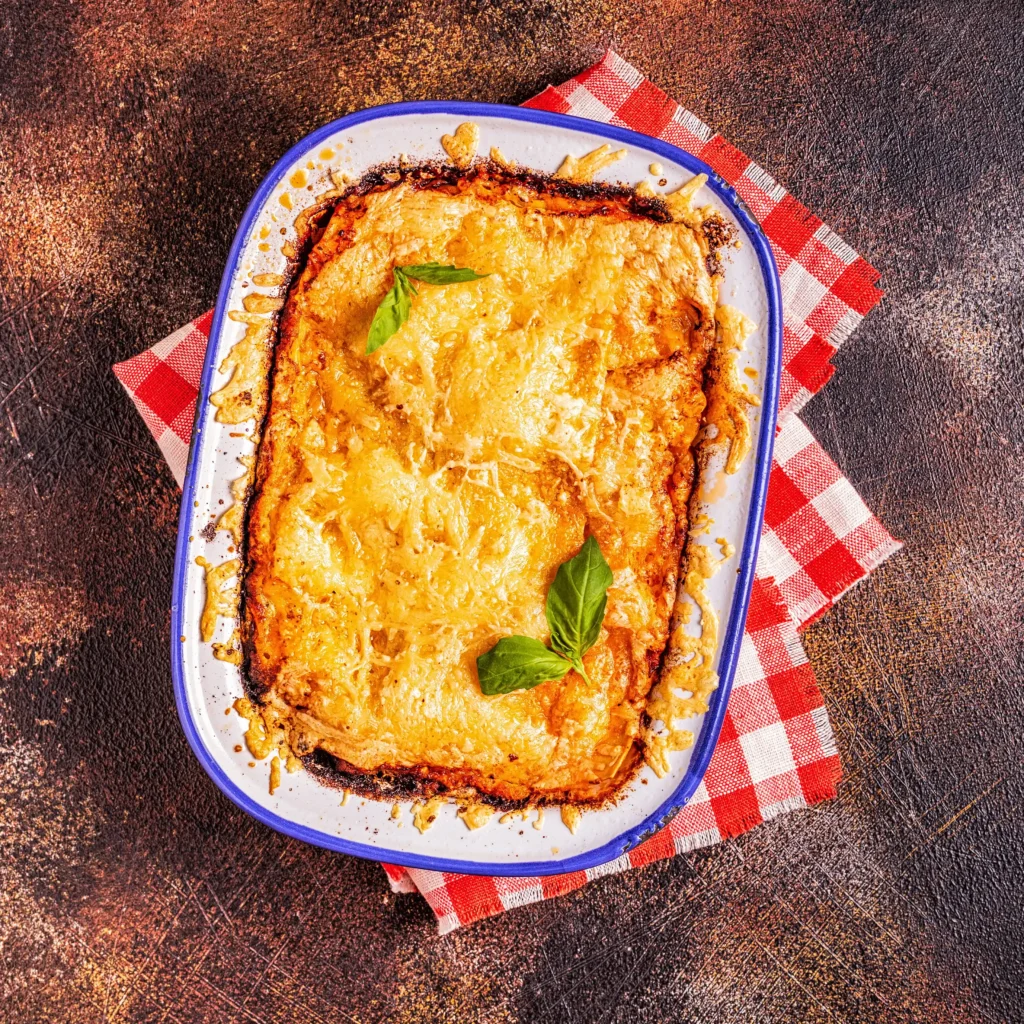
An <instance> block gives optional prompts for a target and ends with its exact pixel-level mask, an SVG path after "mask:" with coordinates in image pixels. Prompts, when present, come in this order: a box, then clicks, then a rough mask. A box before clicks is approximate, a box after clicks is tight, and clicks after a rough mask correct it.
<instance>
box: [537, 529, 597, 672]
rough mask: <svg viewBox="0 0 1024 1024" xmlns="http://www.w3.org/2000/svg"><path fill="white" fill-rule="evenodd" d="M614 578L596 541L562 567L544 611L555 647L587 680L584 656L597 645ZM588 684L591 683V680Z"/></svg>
mask: <svg viewBox="0 0 1024 1024" xmlns="http://www.w3.org/2000/svg"><path fill="white" fill-rule="evenodd" d="M613 581H614V578H613V576H612V571H611V569H610V568H609V567H608V563H607V562H606V561H605V560H604V555H602V554H601V549H600V548H599V547H598V545H597V541H596V540H594V538H593V537H588V538H587V539H586V540H585V541H584V542H583V547H582V548H581V549H580V553H579V554H578V555H577V556H576V557H575V558H571V559H569V561H568V562H563V563H562V564H561V565H560V566H559V567H558V572H557V574H556V575H555V582H554V583H552V584H551V589H550V590H548V599H547V603H546V604H545V607H544V613H545V615H546V616H547V620H548V628H549V629H550V630H551V646H552V647H553V648H554V649H555V650H556V651H558V652H559V653H560V654H563V655H565V657H566V658H568V659H569V660H570V661H571V662H572V664H573V667H574V668H575V669H576V671H577V672H579V674H580V675H581V676H583V678H584V679H587V674H586V672H584V671H583V655H584V654H586V653H587V651H589V650H590V648H591V647H593V646H594V644H595V643H596V642H597V638H598V636H599V635H600V633H601V623H603V622H604V613H605V609H606V608H607V607H608V588H609V587H610V586H611V585H612V583H613ZM587 682H590V680H589V679H587Z"/></svg>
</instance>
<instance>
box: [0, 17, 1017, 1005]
mask: <svg viewBox="0 0 1024 1024" xmlns="http://www.w3.org/2000/svg"><path fill="white" fill-rule="evenodd" d="M650 6H651V5H648V4H639V3H633V2H614V0H586V2H583V3H579V4H571V3H567V2H563V0H550V2H545V3H537V4H533V5H529V6H526V5H522V6H520V5H515V4H511V3H508V2H505V3H498V2H488V0H478V2H473V0H461V2H459V3H449V4H442V3H440V2H418V0H411V2H403V3H391V2H386V3H378V4H373V5H365V6H359V7H357V6H356V5H333V4H329V3H325V2H307V3H305V4H294V3H285V2H281V0H278V2H269V3H249V2H246V3H242V2H236V3H228V2H225V3H220V4H217V5H214V4H209V3H188V4H180V3H175V2H171V0H152V2H150V3H147V4H145V5H143V4H136V3H129V2H123V3H117V2H114V0H102V2H96V3H84V4H79V3H72V2H70V0H6V2H5V3H4V4H3V5H0V1020H2V1021H4V1022H7V1021H11V1022H18V1024H22V1022H30V1021H55V1020H60V1021H68V1022H79V1021H99V1020H111V1021H115V1020H116V1021H165V1020H166V1021H183V1022H192V1021H236V1020H237V1021H251V1022H270V1021H287V1022H292V1021H332V1022H334V1021H353V1020H358V1021H383V1020H389V1021H417V1022H419V1021H424V1022H425V1021H450V1022H456V1021H458V1022H462V1021H470V1020H480V1021H493V1022H498V1021H524V1022H543V1021H574V1022H588V1024H589V1022H598V1021H600V1022H609V1024H611V1022H625V1021H634V1020H635V1021H689V1020H694V1021H696V1020H700V1021H704V1022H710V1021H724V1022H733V1021H735V1022H737V1024H739V1022H743V1024H749V1022H754V1021H757V1022H761V1021H779V1022H783V1021H787V1022H788V1021H801V1022H804V1021H865V1022H866V1021H886V1022H888V1021H900V1022H902V1021H929V1022H930V1021H943V1022H945V1021H971V1022H973V1021H979V1022H980V1021H986V1022H987V1021H1019V1020H1021V1019H1024V993H1022V983H1024V976H1022V974H1024V972H1022V953H1021V942H1022V940H1024V924H1022V913H1021V895H1020V894H1021V891H1022V889H1024V838H1022V830H1021V826H1022V817H1024V815H1022V809H1021V804H1022V799H1024V773H1022V767H1021V764H1022V743H1021V731H1022V730H1021V727H1022V724H1024V721H1022V720H1024V692H1022V688H1021V685H1020V684H1021V682H1022V669H1021V665H1022V662H1024V642H1022V622H1024V563H1022V556H1021V541H1022V528H1021V527H1022V518H1024V400H1022V396H1021V385H1022V384H1024V345H1022V341H1024V336H1022V324H1024V289H1022V284H1021V277H1022V267H1024V242H1022V238H1024V214H1022V211H1021V190H1020V181H1021V178H1022V174H1024V138H1022V125H1024V88H1022V82H1024V10H1022V8H1021V6H1020V5H1019V4H1018V3H1013V2H995V0H993V2H989V3H983V2H976V3H966V2H962V0H958V2H952V0H950V2H941V0H933V2H931V3H917V4H911V3H901V4H896V3H881V2H867V0H863V2H849V3H845V4H844V3H835V2H824V3H821V4H812V3H795V2H788V3H787V2H780V3H773V4H761V3H750V2H743V3H735V4H726V3H718V4H716V3H710V2H709V3H680V2H674V3H668V4H664V5H661V7H660V9H659V11H658V13H657V14H653V13H651V11H650V9H649V8H650ZM609 44H611V45H614V46H615V47H616V48H617V49H618V50H619V51H620V52H621V53H622V54H623V55H624V56H625V57H626V58H628V59H629V60H631V61H633V62H634V63H635V64H637V65H638V66H639V67H641V68H643V69H644V70H646V71H647V73H648V74H650V75H651V77H652V78H654V80H655V81H656V82H658V83H659V84H660V85H661V86H663V87H664V88H665V89H667V90H668V92H670V93H671V94H672V95H673V96H676V97H677V98H679V99H680V100H681V101H682V102H683V103H684V104H686V105H687V106H689V107H691V108H692V109H693V110H694V111H696V112H697V113H698V114H699V115H701V116H702V117H703V118H704V119H705V120H707V121H709V122H710V123H711V124H713V125H715V126H716V127H718V128H720V129H721V130H722V131H723V132H724V133H725V134H726V135H727V136H728V137H730V138H731V139H732V140H733V141H734V142H736V143H737V144H738V145H740V146H741V147H742V148H744V149H745V150H746V151H747V152H749V153H750V154H751V155H752V156H754V157H755V159H757V160H758V161H760V162H761V163H763V164H764V165H765V166H766V167H768V168H770V169H771V170H773V171H774V172H775V173H776V174H777V176H778V177H779V178H780V180H782V181H783V182H784V183H785V184H787V185H788V186H789V187H790V188H791V189H792V191H793V192H794V193H795V194H796V195H797V196H798V197H800V198H801V199H802V200H803V201H804V202H805V203H806V204H807V205H808V206H810V207H811V209H813V210H815V211H816V212H818V213H819V214H820V215H821V216H823V217H824V218H825V219H826V221H828V222H830V223H831V224H833V225H834V226H835V227H836V228H837V229H838V230H839V231H840V232H841V233H842V234H843V235H844V236H845V237H846V238H847V239H848V240H849V241H850V242H851V243H852V244H853V245H854V246H855V247H857V248H858V249H859V250H860V251H861V252H863V253H864V254H865V255H866V256H867V258H868V259H869V260H870V261H871V262H872V263H874V265H875V266H877V267H878V268H879V269H880V270H881V271H882V274H883V279H884V284H885V287H886V290H887V292H888V297H887V298H886V300H885V301H884V303H883V305H882V306H881V308H880V309H879V310H878V311H877V312H875V313H874V314H873V315H872V316H871V318H870V319H869V321H868V322H867V323H866V325H865V326H864V327H863V328H862V330H861V331H860V332H859V334H858V335H857V336H856V338H855V340H854V341H853V342H851V343H850V345H849V346H848V347H847V348H846V349H845V350H844V351H843V352H842V353H841V354H840V355H839V357H838V359H837V364H838V367H839V372H838V374H837V376H836V378H835V380H834V381H833V383H832V384H831V385H830V386H829V387H828V388H827V389H826V391H825V392H824V393H823V394H822V395H821V396H819V397H818V398H816V399H815V400H814V401H813V402H812V404H811V405H810V407H809V409H808V416H807V418H808V420H809V422H810V424H811V426H812V427H813V429H814V430H815V431H816V432H817V434H818V436H819V437H820V438H821V439H822V441H823V442H824V444H825V446H826V447H827V448H828V449H829V450H830V451H831V452H832V453H833V454H834V455H835V457H836V458H837V460H838V461H839V463H840V465H842V466H843V467H844V469H845V470H846V472H847V473H848V474H849V476H850V478H851V479H852V480H853V482H854V484H855V485H856V486H857V487H858V488H859V489H860V490H861V492H862V493H863V494H864V495H865V497H866V498H867V500H868V501H869V502H870V503H871V505H872V506H873V507H874V508H875V509H876V510H877V511H878V512H879V513H880V514H881V515H882V516H883V518H884V519H885V521H886V523H887V524H888V525H889V527H890V528H891V529H892V531H893V532H894V533H895V534H896V535H898V536H900V537H902V538H903V539H905V540H906V542H907V547H906V550H905V551H904V552H903V553H902V554H901V555H900V556H899V557H897V558H896V559H895V560H893V561H892V562H891V563H889V564H888V565H886V566H884V567H883V568H882V569H881V570H880V571H879V572H878V573H877V574H876V575H875V576H874V577H873V578H872V579H871V580H870V581H868V582H867V583H865V584H863V585H862V586H861V587H859V588H858V589H857V590H856V591H855V592H854V593H852V594H851V595H850V596H849V597H847V598H846V599H845V600H844V601H843V602H842V604H841V605H840V606H839V607H838V608H837V609H836V610H834V611H833V612H832V613H831V614H829V615H828V616H827V617H826V618H825V619H824V620H822V621H821V622H820V623H818V624H817V625H816V626H814V627H813V628H812V629H811V630H810V632H809V633H808V635H807V638H806V639H807V646H808V650H809V653H810V655H811V658H812V660H813V662H814V666H815V668H816V669H817V671H818V674H819V676H820V679H821V681H822V685H823V687H824V690H825V692H826V695H827V699H828V703H829V708H830V711H831V714H832V717H833V721H834V722H835V725H836V728H837V730H838V733H839V744H840V749H841V752H842V756H843V761H844V763H845V766H846V772H847V777H846V781H845V782H844V784H843V786H842V790H841V794H840V797H839V799H838V800H836V801H835V802H834V803H832V804H830V805H827V806H824V807H821V808H818V809H816V810H814V811H811V812H808V813H804V814H797V815H791V816H789V817H786V818H784V819H783V820H781V821H778V822H776V823H774V824H771V825H767V826H765V827H762V828H760V829H758V830H756V831H755V832H754V833H753V834H751V835H748V836H747V837H745V838H743V839H742V840H740V841H738V842H734V843H731V844H729V845H727V846H724V847H721V848H719V849H716V850H712V851H708V852H705V853H701V854H697V855H694V856H689V857H682V858H678V859H676V860H674V861H672V862H667V863H662V864H658V865H654V866H652V867H650V868H647V869H646V870H644V871H640V872H633V873H630V874H627V875H625V876H619V877H613V878H606V879H603V880H602V881H600V882H597V883H595V884H591V885H589V886H587V887H586V888H585V889H584V890H582V891H580V892H578V893H575V894H573V895H570V896H568V897H566V898H564V899H561V900H559V901H555V902H551V903H548V904H544V905H540V906H537V907H533V908H527V909H523V910H519V911H516V912H514V913H510V914H507V915H504V916H503V917H501V918H499V919H495V920H491V921H486V922H483V923H481V924H479V925H476V926H474V927H472V928H470V929H467V930H465V931H464V932H460V933H456V934H455V935H454V936H451V937H449V938H447V939H444V940H440V939H438V938H437V937H436V936H435V934H434V931H433V925H432V921H431V918H430V914H429V911H428V910H427V908H426V906H425V904H424V903H423V902H422V901H420V900H418V899H416V898H413V897H402V898H395V897H393V896H391V895H389V894H388V893H387V891H386V889H385V885H384V882H383V879H382V877H381V874H380V870H379V869H378V868H377V867H375V866H374V865H372V864H368V863H364V862H359V861H355V860H348V859H345V858H343V857H338V856H334V855H331V854H329V853H325V852H323V851H321V850H316V849H312V848H310V847H304V846H301V845H299V844H298V843H296V842H293V841H291V840H288V839H284V838H282V837H281V836H279V835H276V834H274V833H271V832H269V831H267V830H266V829H264V828H262V827H261V826H259V825H257V824H255V823H254V822H252V821H251V820H250V819H248V818H247V817H245V816H244V815H243V814H242V813H241V812H239V811H236V810H235V809H234V808H233V807H232V806H230V805H229V804H228V803H227V801H226V800H224V799H223V798H222V797H221V796H220V795H219V794H218V793H217V792H216V791H215V790H214V788H213V786H212V784H211V783H210V782H209V781H208V780H207V778H206V776H205V775H204V774H203V773H202V771H201V769H200V768H199V767H198V765H197V764H196V762H195V761H194V760H193V758H192V756H191V755H190V753H189V751H188V749H187V747H186V745H185V741H184V739H183V737H182V734H181V732H180V730H179V728H178V724H177V720H176V717H175V711H174V706H173V702H172V697H171V687H170V681H169V677H168V665H167V649H168V629H169V615H168V604H169V600H168V599H169V592H170V583H171V561H172V548H173V539H174V532H175V515H176V504H177V501H178V493H177V490H176V489H175V487H174V484H173V482H172V480H171V478H170V475H169V474H168V473H167V471H166V469H165V468H164V466H163V465H162V463H161V460H160V458H159V455H158V453H157V449H156V447H155V445H154V444H153V442H152V441H151V440H150V438H149V436H148V435H147V433H146V430H145V428H144V426H143V424H142V423H141V421H140V420H139V419H138V417H137V416H136V414H135V412H134V411H133V410H132V409H131V407H130V406H129V403H128V402H127V401H126V399H125V397H124V395H123V394H122V393H121V391H120V389H119V386H118V385H117V383H116V381H115V380H114V378H113V376H112V375H111V373H110V370H109V367H110V364H111V363H112V362H114V361H115V360H117V359H123V358H125V357H126V356H128V355H131V354H133V353H135V352H136V351H138V350H139V348H140V347H142V346H144V345H146V344H149V343H152V342H153V341H155V340H157V339H158V338H160V337H161V336H163V335H164V334H166V333H167V332H168V331H170V330H171V329H173V328H175V327H177V326H178V325H179V324H180V323H182V322H183V321H185V320H187V319H188V318H189V317H191V316H193V315H194V314H195V313H197V312H199V311H201V310H203V309H206V308H207V307H209V306H210V305H211V304H212V302H213V298H214V292H215V289H216V286H217V282H218V278H219V275H220V270H221V266H222V264H223V261H224V258H225V255H226V252H227V248H228V244H229V242H230V239H231V236H232V233H233V231H234V228H235V226H236V224H237V222H238V219H239V217H240V215H241V212H242V210H243V208H244V206H245V204H246V202H247V201H248V198H249V196H250V194H251V193H252V191H253V189H254V186H255V185H256V183H257V181H258V180H259V178H260V177H261V176H262V175H263V174H264V173H265V171H266V170H267V169H268V168H269V167H270V166H271V164H272V163H273V162H274V160H275V159H276V158H277V157H278V156H279V155H280V154H281V153H283V152H284V150H285V149H286V148H287V147H288V146H289V145H290V144H291V143H293V142H294V141H296V140H297V139H299V138H300V137H301V136H302V135H304V134H305V133H307V132H308V131H310V130H311V129H312V128H314V127H316V126H317V125H319V124H321V123H323V122H324V121H326V120H328V119H330V118H332V117H335V116H337V115H340V114H343V113H345V112H348V111H351V110H354V109H356V108H358V107H362V106H366V105H370V104H375V103H381V102H386V101H391V100H401V99H419V98H425V97H453V98H472V99H480V100H496V101H502V102H520V101H522V100H523V99H525V98H526V97H527V96H529V95H531V94H533V93H535V92H536V91H538V90H539V89H540V88H541V87H542V86H543V85H544V84H545V83H546V82H548V81H558V80H561V79H564V78H566V77H568V76H569V75H571V74H573V73H575V72H577V71H578V70H580V69H581V68H582V67H584V66H585V65H586V64H588V63H590V62H591V61H593V60H594V59H595V58H596V57H598V56H599V54H600V53H601V51H602V50H603V48H604V47H605V46H606V45H609Z"/></svg>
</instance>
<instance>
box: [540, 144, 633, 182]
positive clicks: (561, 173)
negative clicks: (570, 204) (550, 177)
mask: <svg viewBox="0 0 1024 1024" xmlns="http://www.w3.org/2000/svg"><path fill="white" fill-rule="evenodd" d="M625 155H626V151H625V150H624V149H616V150H614V151H613V150H612V147H611V146H609V145H608V143H607V142H606V143H605V144H604V145H603V146H598V147H597V149H594V150H591V151H590V152H589V153H587V154H586V155H585V156H580V157H575V156H572V155H569V156H567V157H566V158H565V159H564V160H563V161H562V163H561V166H560V167H559V168H558V170H557V171H555V177H556V178H566V179H568V180H569V181H575V182H578V183H579V184H586V183H587V182H591V181H593V180H594V176H595V175H596V174H597V173H598V172H599V171H603V170H604V169H605V168H606V167H609V166H611V165H612V164H614V163H615V162H616V161H618V160H621V159H622V158H623V157H624V156H625Z"/></svg>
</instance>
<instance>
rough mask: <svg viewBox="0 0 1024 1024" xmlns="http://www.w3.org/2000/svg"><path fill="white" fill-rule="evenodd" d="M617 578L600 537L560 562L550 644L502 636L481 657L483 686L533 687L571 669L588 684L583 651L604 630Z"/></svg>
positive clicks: (551, 596) (552, 593) (552, 594)
mask: <svg viewBox="0 0 1024 1024" xmlns="http://www.w3.org/2000/svg"><path fill="white" fill-rule="evenodd" d="M612 582H613V577H612V571H611V569H610V568H609V567H608V563H607V562H606V561H605V560H604V555H602V554H601V549H600V547H598V544H597V541H596V540H594V538H593V537H588V538H587V539H586V540H585V541H584V543H583V547H582V548H581V549H580V553H579V554H578V555H577V556H576V557H575V558H570V559H569V561H568V562H563V563H562V564H561V565H560V566H559V567H558V572H557V573H556V575H555V581H554V583H552V584H551V588H550V589H549V590H548V597H547V602H546V603H545V606H544V614H545V615H546V616H547V620H548V628H549V629H550V630H551V647H550V648H548V647H545V646H544V644H542V643H541V642H540V641H539V640H533V639H531V638H530V637H526V636H506V637H502V639H501V640H499V641H498V642H497V643H496V644H495V645H494V646H493V647H492V648H491V649H490V650H489V651H488V652H487V653H486V654H481V655H480V657H479V658H477V659H476V670H477V675H478V676H479V677H480V689H481V691H482V692H483V693H485V694H487V695H488V696H492V695H494V694H498V693H511V692H512V691H513V690H531V689H533V687H535V686H539V685H540V684H541V683H544V682H547V681H548V680H549V679H561V678H562V677H563V676H564V675H565V674H566V672H568V671H569V669H570V668H574V669H576V671H577V672H579V674H580V675H581V676H583V678H584V679H586V681H587V682H588V683H589V682H590V679H589V677H588V676H587V673H586V672H585V671H584V669H583V655H584V654H586V653H587V651H589V650H590V648H591V647H593V646H594V644H595V643H597V638H598V636H599V635H600V633H601V624H602V623H603V622H604V613H605V611H606V610H607V607H608V588H609V587H610V586H611V585H612Z"/></svg>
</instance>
